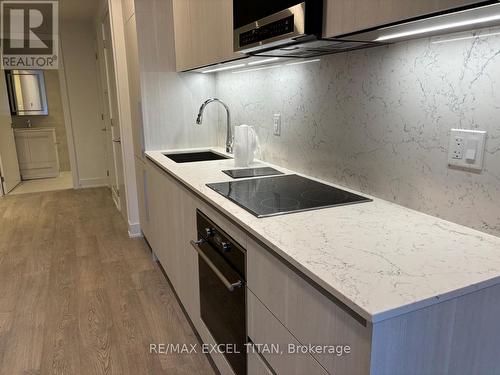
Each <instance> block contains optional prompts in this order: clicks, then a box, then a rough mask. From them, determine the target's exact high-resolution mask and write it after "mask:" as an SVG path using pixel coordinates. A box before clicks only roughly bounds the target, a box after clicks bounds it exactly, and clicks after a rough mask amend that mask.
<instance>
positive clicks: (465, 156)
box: [448, 129, 486, 171]
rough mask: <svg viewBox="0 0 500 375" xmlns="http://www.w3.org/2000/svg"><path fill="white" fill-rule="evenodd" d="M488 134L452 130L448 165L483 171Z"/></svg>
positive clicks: (478, 131)
mask: <svg viewBox="0 0 500 375" xmlns="http://www.w3.org/2000/svg"><path fill="white" fill-rule="evenodd" d="M485 145H486V132H485V131H482V130H464V129H451V138H450V147H449V150H448V164H449V165H452V166H456V167H460V168H464V169H471V170H479V171H480V170H482V169H483V159H484V148H485Z"/></svg>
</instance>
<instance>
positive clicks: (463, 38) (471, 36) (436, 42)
mask: <svg viewBox="0 0 500 375" xmlns="http://www.w3.org/2000/svg"><path fill="white" fill-rule="evenodd" d="M494 35H500V32H498V33H491V34H482V35H469V36H463V37H460V38H451V39H442V40H435V41H433V42H432V44H440V43H448V42H458V41H460V40H467V39H479V38H486V37H488V36H494Z"/></svg>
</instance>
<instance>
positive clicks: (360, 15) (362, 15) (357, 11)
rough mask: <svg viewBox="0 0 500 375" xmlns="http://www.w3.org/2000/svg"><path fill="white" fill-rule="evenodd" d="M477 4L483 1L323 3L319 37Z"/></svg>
mask: <svg viewBox="0 0 500 375" xmlns="http://www.w3.org/2000/svg"><path fill="white" fill-rule="evenodd" d="M477 3H484V1H477V0H475V1H474V0H418V1H415V0H325V2H324V7H325V8H324V25H323V37H325V38H332V37H337V36H339V35H345V34H350V33H353V32H357V31H361V30H366V29H370V28H372V27H377V26H382V25H387V24H390V23H394V22H399V21H403V20H408V19H412V18H418V17H421V16H424V15H427V14H433V13H439V12H443V11H447V10H450V9H454V8H460V7H464V6H468V5H472V4H477Z"/></svg>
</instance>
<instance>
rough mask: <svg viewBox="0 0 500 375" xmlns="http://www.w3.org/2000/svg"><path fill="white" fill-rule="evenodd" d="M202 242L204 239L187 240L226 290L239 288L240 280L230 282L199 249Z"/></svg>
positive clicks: (241, 284)
mask: <svg viewBox="0 0 500 375" xmlns="http://www.w3.org/2000/svg"><path fill="white" fill-rule="evenodd" d="M204 242H205V240H199V241H193V240H191V241H189V243H190V244H191V246H193V248H194V249H195V250H196V252H197V253H198V254H199V256H200V257H201V258H202V259H203V260H204V261H205V263H206V264H207V266H208V267H210V269H211V270H212V271H214V273H215V274H216V275H217V277H218V278H219V279H220V281H222V283H223V284H224V286H225V287H226V288H227V290H229V291H230V292H233V291H234V290H235V289H236V288H241V287H242V286H243V282H242V281H241V280H238V281H237V282H235V283H231V282H230V281H229V280H228V279H227V278H226V276H224V275H223V274H222V272H220V271H219V269H218V268H217V267H216V266H215V264H213V263H212V261H211V260H210V258H209V257H207V256H206V254H205V253H204V252H203V251H202V250H201V249H200V246H199V245H201V244H202V243H204Z"/></svg>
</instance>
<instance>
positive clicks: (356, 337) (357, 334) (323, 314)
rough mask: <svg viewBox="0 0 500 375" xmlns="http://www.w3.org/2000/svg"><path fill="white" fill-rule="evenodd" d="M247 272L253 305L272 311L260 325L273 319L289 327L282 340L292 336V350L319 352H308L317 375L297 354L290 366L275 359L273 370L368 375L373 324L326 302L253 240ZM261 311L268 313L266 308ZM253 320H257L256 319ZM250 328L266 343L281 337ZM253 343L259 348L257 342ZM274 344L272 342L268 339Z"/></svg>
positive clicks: (250, 244) (281, 357) (250, 240)
mask: <svg viewBox="0 0 500 375" xmlns="http://www.w3.org/2000/svg"><path fill="white" fill-rule="evenodd" d="M247 269H248V277H247V285H248V289H249V291H250V293H249V301H253V302H252V303H253V305H254V306H259V304H260V305H262V306H263V307H265V309H266V310H268V311H269V313H268V314H264V313H262V314H261V315H262V317H261V318H260V319H259V320H257V321H263V320H264V316H267V318H265V321H266V324H268V323H267V322H268V321H270V320H271V317H274V318H275V319H276V321H278V322H280V324H281V325H282V327H284V328H282V330H283V332H282V333H281V334H280V335H281V336H282V337H283V338H284V337H285V334H286V333H288V335H289V337H288V338H286V341H287V342H290V343H291V344H292V343H294V342H295V341H296V343H297V345H303V346H304V347H306V346H307V347H308V346H309V345H312V346H314V347H315V349H314V350H311V351H309V352H310V354H311V357H312V358H314V359H315V361H317V363H319V364H320V365H321V366H319V365H317V370H316V372H314V371H313V370H312V369H313V368H314V366H313V365H314V363H313V362H312V361H311V359H309V358H306V357H304V356H301V355H300V354H297V353H293V350H295V348H292V353H293V354H292V355H290V360H289V361H285V362H283V356H277V357H276V358H275V359H274V360H272V359H270V363H271V364H276V365H279V366H280V369H281V370H282V371H286V372H289V373H292V372H290V371H292V370H293V369H291V368H290V369H289V368H288V367H286V366H288V364H290V363H295V364H294V365H293V366H292V367H293V368H300V366H301V365H303V366H306V365H307V366H308V367H307V368H308V372H313V373H321V372H320V371H321V370H322V369H326V371H327V372H328V373H332V374H350V375H363V374H368V373H369V371H370V347H371V326H370V325H369V323H367V322H366V321H359V320H358V319H357V316H356V315H355V313H349V312H348V311H346V310H345V309H344V308H343V307H342V305H340V304H337V303H336V302H333V301H332V300H331V299H330V298H328V297H326V296H324V295H323V294H322V293H320V292H319V291H318V290H317V289H316V288H314V287H313V286H312V285H311V284H309V283H308V282H307V281H306V280H304V279H303V278H302V277H301V276H299V275H298V274H297V273H295V272H294V271H293V270H292V269H290V268H289V267H288V266H286V265H285V264H284V263H283V262H282V261H280V260H279V259H278V258H277V257H275V256H274V255H272V254H271V253H270V251H269V250H268V249H265V248H263V247H262V246H260V245H259V244H258V243H257V242H255V241H254V240H253V239H249V240H248V243H247ZM254 296H256V297H257V298H258V299H255V297H254ZM260 311H264V310H263V308H260ZM249 319H252V318H251V315H250V316H249ZM251 322H252V320H249V331H250V332H252V330H254V328H253V327H254V326H255V327H256V328H255V330H256V332H261V335H262V336H261V337H264V338H266V337H267V335H270V334H271V332H278V331H277V330H276V329H273V328H272V327H271V326H269V327H268V328H267V329H265V330H263V329H262V328H263V327H262V326H260V327H259V326H258V325H253V324H251ZM274 327H277V328H279V325H277V324H274ZM251 338H252V339H255V340H257V341H254V342H258V338H253V337H251ZM270 339H271V337H268V338H267V340H270ZM276 339H277V337H276ZM276 339H275V340H276ZM270 341H272V340H270ZM316 347H317V350H316ZM304 350H305V349H304ZM332 351H335V352H334V353H332ZM273 361H274V362H273ZM282 362H283V363H282ZM282 366H284V367H282ZM273 367H274V366H273ZM323 371H324V370H323ZM302 373H304V372H302ZM325 373H326V372H325Z"/></svg>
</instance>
